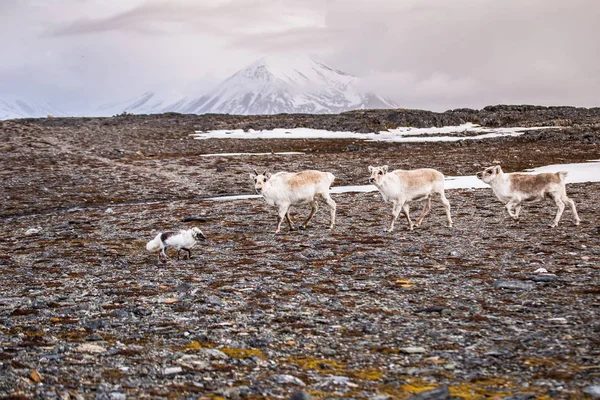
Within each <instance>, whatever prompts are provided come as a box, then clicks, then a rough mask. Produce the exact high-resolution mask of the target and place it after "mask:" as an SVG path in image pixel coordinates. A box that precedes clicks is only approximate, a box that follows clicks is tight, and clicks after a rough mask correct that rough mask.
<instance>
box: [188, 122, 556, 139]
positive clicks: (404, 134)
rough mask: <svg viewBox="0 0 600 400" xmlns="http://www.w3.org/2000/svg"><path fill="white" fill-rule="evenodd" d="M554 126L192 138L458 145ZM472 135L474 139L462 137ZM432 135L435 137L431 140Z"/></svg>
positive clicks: (230, 133) (237, 132)
mask: <svg viewBox="0 0 600 400" xmlns="http://www.w3.org/2000/svg"><path fill="white" fill-rule="evenodd" d="M551 128H556V127H552V126H547V127H546V126H542V127H532V128H522V127H514V128H484V127H482V126H479V125H476V124H472V123H466V124H462V125H458V126H445V127H441V128H435V127H431V128H410V127H402V128H396V129H390V130H388V131H380V132H377V133H373V132H372V133H359V132H348V131H339V132H334V131H327V130H322V129H309V128H295V129H272V130H260V131H256V130H253V129H250V130H248V131H247V132H245V131H244V130H243V129H234V130H214V131H208V132H200V131H197V132H196V133H195V134H193V137H194V138H195V139H200V140H201V139H359V140H368V141H389V142H455V141H459V140H479V139H488V138H493V137H502V136H520V135H522V134H523V133H525V132H526V131H531V130H539V129H551ZM464 134H469V135H472V136H463V135H464ZM432 135H433V136H432Z"/></svg>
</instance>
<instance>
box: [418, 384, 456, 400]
mask: <svg viewBox="0 0 600 400" xmlns="http://www.w3.org/2000/svg"><path fill="white" fill-rule="evenodd" d="M450 399H451V395H450V390H449V389H448V386H445V385H444V386H439V387H437V388H435V389H431V390H425V391H423V392H420V393H417V394H415V395H412V396H410V397H409V398H408V400H450Z"/></svg>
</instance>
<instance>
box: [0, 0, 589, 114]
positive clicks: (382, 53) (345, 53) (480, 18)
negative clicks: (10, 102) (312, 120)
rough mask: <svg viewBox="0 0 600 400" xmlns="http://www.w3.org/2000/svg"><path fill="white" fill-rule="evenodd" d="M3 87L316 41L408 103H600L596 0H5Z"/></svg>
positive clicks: (200, 79) (62, 96)
mask: <svg viewBox="0 0 600 400" xmlns="http://www.w3.org/2000/svg"><path fill="white" fill-rule="evenodd" d="M0 38H2V39H1V41H0V43H1V47H0V98H2V97H3V98H5V99H14V98H24V99H37V100H41V101H48V102H51V103H54V104H57V105H58V106H59V107H62V108H63V109H67V110H69V109H77V108H82V107H84V106H87V105H89V104H99V103H106V102H109V101H117V100H123V99H126V98H129V97H134V96H136V95H139V94H141V93H143V92H145V91H147V90H156V89H158V90H170V91H177V92H180V91H181V92H185V93H189V92H193V93H195V94H197V95H202V94H205V92H208V91H209V90H210V89H211V88H212V87H214V86H215V85H216V84H218V83H219V82H220V81H221V80H222V79H224V78H226V77H227V76H229V75H230V74H232V73H234V72H235V71H237V70H238V69H240V68H242V67H244V66H246V65H247V64H250V63H251V62H253V61H255V60H256V59H258V58H260V57H262V56H263V55H282V56H286V55H289V54H290V53H299V54H310V55H316V56H318V57H319V58H320V59H322V60H323V61H325V62H326V63H328V64H329V65H331V66H332V67H335V68H338V69H341V70H343V71H346V72H348V73H351V74H354V75H357V76H359V77H362V78H364V84H365V86H367V87H368V88H369V89H371V90H372V91H374V92H376V93H378V94H382V95H385V96H387V97H389V98H391V99H393V100H394V101H396V102H397V103H398V104H399V105H400V106H401V107H406V108H424V109H432V110H445V109H448V108H457V107H474V108H480V107H483V106H485V105H488V104H499V103H520V104H521V103H529V104H544V105H577V106H600V101H599V99H600V1H598V0H369V1H367V0H360V1H359V0H287V1H283V0H280V1H277V0H231V1H219V0H211V1H208V0H206V1H204V0H168V1H167V0H163V1H158V0H0Z"/></svg>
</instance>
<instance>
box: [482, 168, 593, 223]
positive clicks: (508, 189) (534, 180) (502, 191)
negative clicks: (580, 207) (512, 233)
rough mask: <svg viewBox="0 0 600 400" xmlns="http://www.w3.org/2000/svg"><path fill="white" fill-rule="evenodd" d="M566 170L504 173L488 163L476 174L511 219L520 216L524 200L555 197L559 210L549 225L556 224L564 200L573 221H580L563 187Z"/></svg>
mask: <svg viewBox="0 0 600 400" xmlns="http://www.w3.org/2000/svg"><path fill="white" fill-rule="evenodd" d="M566 176H567V173H566V172H556V173H552V172H544V173H541V174H519V173H509V174H505V173H504V172H503V171H502V168H501V167H500V166H499V165H495V166H492V167H487V168H485V169H484V170H483V171H481V172H478V173H477V178H479V179H481V180H482V181H483V182H485V183H487V184H488V185H490V186H491V187H492V190H493V191H494V194H495V195H496V197H497V198H498V200H500V201H501V202H502V203H504V204H505V205H506V206H505V207H506V210H507V211H508V214H509V215H510V216H511V217H512V218H513V219H514V220H518V219H519V213H520V211H521V205H522V204H523V203H524V202H528V203H532V202H536V201H540V200H543V199H545V198H549V199H552V200H554V203H555V204H556V207H558V210H557V211H556V216H555V217H554V221H552V223H551V224H550V227H551V228H554V227H555V226H557V225H558V221H560V217H561V216H562V213H563V211H564V209H565V203H567V204H568V205H569V206H570V207H571V210H572V211H573V218H574V221H575V225H579V223H580V222H581V220H580V219H579V215H577V208H575V202H574V201H573V200H571V199H570V198H569V197H567V190H566V187H565V178H566Z"/></svg>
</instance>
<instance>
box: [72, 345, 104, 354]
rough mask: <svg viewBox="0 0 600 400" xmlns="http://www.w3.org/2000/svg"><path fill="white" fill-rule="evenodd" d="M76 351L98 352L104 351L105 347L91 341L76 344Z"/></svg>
mask: <svg viewBox="0 0 600 400" xmlns="http://www.w3.org/2000/svg"><path fill="white" fill-rule="evenodd" d="M75 351H76V352H78V353H90V354H100V353H105V352H106V349H105V348H104V347H102V346H99V345H97V344H92V343H83V344H80V345H79V346H77V348H76V349H75Z"/></svg>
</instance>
